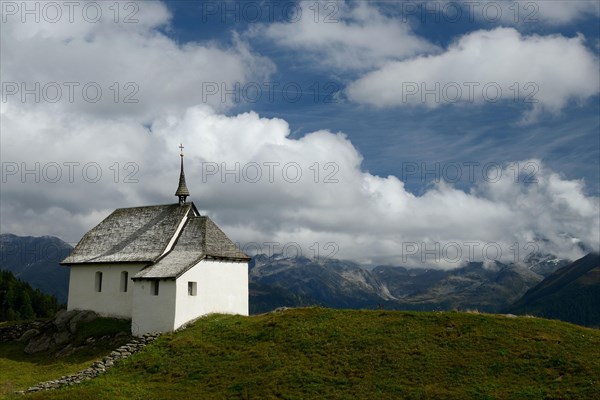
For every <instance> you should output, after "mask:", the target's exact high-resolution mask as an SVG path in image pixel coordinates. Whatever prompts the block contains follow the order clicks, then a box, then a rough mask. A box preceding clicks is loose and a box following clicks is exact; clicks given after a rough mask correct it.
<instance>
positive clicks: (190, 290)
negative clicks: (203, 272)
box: [188, 282, 198, 296]
mask: <svg viewBox="0 0 600 400" xmlns="http://www.w3.org/2000/svg"><path fill="white" fill-rule="evenodd" d="M197 287H198V286H197V285H196V282H188V296H195V295H196V290H197Z"/></svg>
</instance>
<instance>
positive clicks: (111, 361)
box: [17, 333, 160, 394]
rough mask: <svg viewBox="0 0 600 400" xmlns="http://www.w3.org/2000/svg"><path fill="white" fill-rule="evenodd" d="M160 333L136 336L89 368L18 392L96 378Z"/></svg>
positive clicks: (70, 384) (140, 348)
mask: <svg viewBox="0 0 600 400" xmlns="http://www.w3.org/2000/svg"><path fill="white" fill-rule="evenodd" d="M159 335H160V334H159V333H149V334H146V335H144V336H141V337H137V338H134V339H132V341H131V342H130V343H127V344H125V345H123V346H121V347H119V348H118V349H116V350H114V351H112V352H111V353H110V354H109V355H108V356H106V357H104V358H103V359H102V360H101V361H96V362H94V363H93V364H92V365H91V366H90V367H89V368H86V369H84V370H82V371H79V372H77V373H75V374H72V375H68V376H61V377H60V378H59V379H56V380H52V381H47V382H41V383H38V384H37V385H35V386H31V387H30V388H28V389H27V390H22V391H20V392H17V394H25V393H31V392H38V391H41V390H50V389H56V388H59V387H62V386H72V385H76V384H78V383H81V382H83V381H87V380H90V379H92V378H95V377H97V376H98V375H100V374H103V373H105V372H106V371H107V370H108V369H110V368H111V367H113V366H114V365H115V363H117V362H118V361H120V360H123V359H126V358H128V357H130V356H131V355H132V354H135V353H137V352H139V351H140V350H142V349H143V348H144V347H145V346H146V345H147V344H149V343H152V342H153V341H154V340H155V339H156V338H157V337H158V336H159Z"/></svg>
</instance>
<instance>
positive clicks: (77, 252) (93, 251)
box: [61, 203, 250, 278]
mask: <svg viewBox="0 0 600 400" xmlns="http://www.w3.org/2000/svg"><path fill="white" fill-rule="evenodd" d="M190 211H191V212H190ZM182 224H185V225H183V229H180V230H179V232H178V228H179V227H180V226H181V225H182ZM176 234H177V237H175V235H176ZM172 239H175V244H174V245H172V248H171V249H169V248H168V247H169V243H170V242H172ZM167 250H168V251H167ZM165 251H167V252H166V254H165ZM203 258H214V259H223V260H232V261H248V260H249V259H250V258H249V257H248V256H247V255H246V254H244V253H243V252H241V251H240V250H238V249H237V246H236V245H235V244H234V243H233V242H232V241H231V240H230V239H229V238H228V237H227V236H226V235H225V234H224V233H223V231H221V230H220V229H219V228H218V227H217V226H216V225H215V223H214V222H212V221H211V220H210V218H208V217H201V216H198V212H197V210H196V207H195V206H194V204H193V203H190V204H183V205H180V204H168V205H159V206H148V207H133V208H119V209H117V210H115V211H114V212H113V213H112V214H110V215H109V216H108V217H107V218H106V219H104V221H102V222H100V224H98V225H97V226H96V227H94V228H92V229H91V230H90V231H89V232H87V233H86V234H85V235H84V236H83V238H82V239H81V240H80V241H79V243H78V244H77V246H75V249H74V250H73V252H72V253H71V254H70V255H69V256H68V257H67V258H65V259H64V260H63V261H62V262H61V264H69V265H73V264H88V263H119V262H141V263H149V266H148V267H146V268H145V269H144V270H142V271H140V274H142V273H143V274H142V276H145V275H147V276H148V277H156V278H159V277H162V278H166V277H176V276H179V274H181V273H183V272H185V271H186V270H187V269H189V268H190V267H192V266H193V265H194V264H195V263H197V262H198V261H200V260H201V259H203ZM138 275H139V274H138Z"/></svg>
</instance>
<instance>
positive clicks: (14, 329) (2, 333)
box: [0, 321, 46, 343]
mask: <svg viewBox="0 0 600 400" xmlns="http://www.w3.org/2000/svg"><path fill="white" fill-rule="evenodd" d="M44 324H46V322H44V321H31V322H25V323H23V324H15V325H9V326H2V327H0V343H2V342H12V341H14V340H18V339H19V338H21V337H22V336H23V334H24V333H25V332H27V331H31V330H32V329H36V330H37V329H39V328H40V327H42V326H43V325H44Z"/></svg>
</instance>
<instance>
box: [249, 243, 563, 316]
mask: <svg viewBox="0 0 600 400" xmlns="http://www.w3.org/2000/svg"><path fill="white" fill-rule="evenodd" d="M530 262H531V265H518V264H511V265H506V264H502V263H499V262H497V263H495V264H494V265H493V266H492V267H487V266H484V265H483V263H481V262H479V263H477V262H474V263H469V264H467V265H466V266H464V267H461V268H457V269H454V270H438V269H431V268H430V269H421V268H406V267H395V266H377V267H374V268H365V267H364V266H362V265H360V264H358V263H355V262H352V261H342V260H336V259H326V258H324V259H308V258H305V257H296V258H286V257H282V256H281V255H273V256H270V257H268V256H266V255H257V256H255V257H254V258H253V259H252V261H251V262H250V281H251V282H252V283H253V284H260V285H262V286H263V290H264V288H265V287H268V286H271V287H277V290H278V291H279V292H280V293H281V292H282V291H285V292H287V293H288V294H289V295H288V299H289V298H290V296H294V295H296V296H301V298H302V301H301V303H300V304H298V305H308V304H318V305H322V306H325V307H333V308H390V309H408V310H448V309H469V308H471V309H473V308H475V309H478V310H480V311H486V312H497V311H500V310H502V309H504V308H506V307H508V306H509V305H511V304H512V303H513V302H514V301H516V300H518V299H519V298H520V297H521V296H522V295H523V294H525V292H526V291H527V290H528V289H530V288H531V287H533V286H535V285H536V284H538V283H539V282H541V281H542V280H543V279H544V277H545V276H546V275H547V274H550V273H552V272H553V271H554V270H556V269H557V268H559V267H561V266H563V265H566V264H568V261H567V260H559V259H557V258H556V257H553V256H537V257H532V258H531V259H530ZM534 268H535V269H536V270H537V271H538V272H534V271H533V269H534ZM262 300H263V301H262V302H261V306H260V307H257V308H255V309H254V311H255V312H262V311H268V309H269V308H273V306H274V305H275V304H271V305H269V303H268V301H266V300H265V298H264V296H263V299H262ZM311 302H312V303H311ZM251 303H252V298H251Z"/></svg>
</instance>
